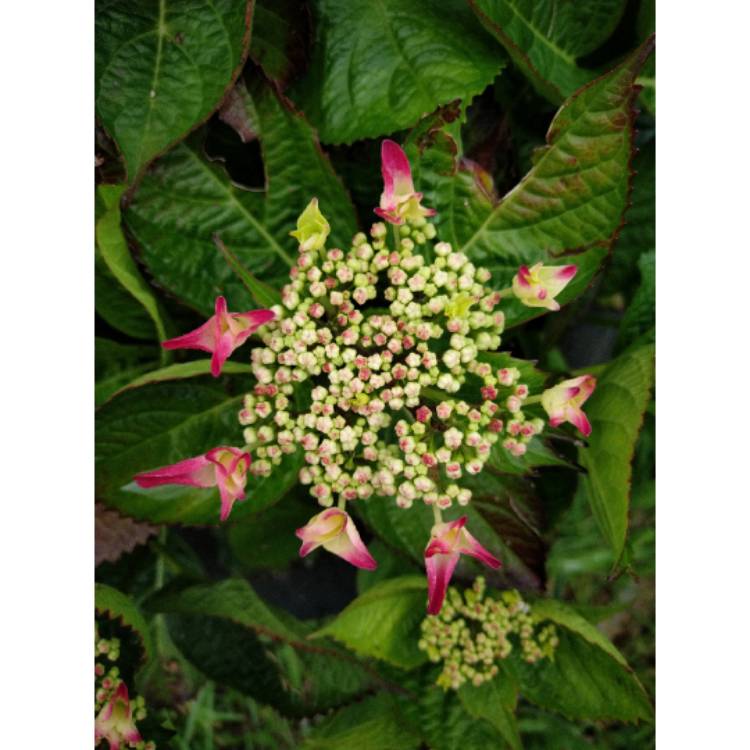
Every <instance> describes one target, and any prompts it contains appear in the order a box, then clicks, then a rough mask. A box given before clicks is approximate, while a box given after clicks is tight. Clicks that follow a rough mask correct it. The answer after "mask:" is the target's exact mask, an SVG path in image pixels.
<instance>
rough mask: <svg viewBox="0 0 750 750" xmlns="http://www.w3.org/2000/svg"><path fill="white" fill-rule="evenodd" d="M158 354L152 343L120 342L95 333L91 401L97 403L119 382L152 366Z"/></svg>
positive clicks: (121, 383) (124, 381)
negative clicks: (92, 396)
mask: <svg viewBox="0 0 750 750" xmlns="http://www.w3.org/2000/svg"><path fill="white" fill-rule="evenodd" d="M149 323H150V322H149ZM158 356H159V353H158V351H157V349H156V347H155V346H136V345H131V344H120V343H118V342H116V341H110V340H109V339H105V338H101V337H99V336H97V337H96V338H95V343H94V378H95V381H96V387H95V388H94V403H95V405H96V406H100V405H101V404H103V403H104V402H105V401H106V400H107V399H108V398H110V396H112V394H113V393H115V392H116V391H117V390H119V389H120V388H122V386H124V385H127V384H128V383H129V382H130V381H131V380H133V379H134V378H136V377H138V376H139V375H141V374H143V373H144V372H148V371H149V370H153V368H154V367H156V366H157V364H158V363H157V361H156V358H157V357H158Z"/></svg>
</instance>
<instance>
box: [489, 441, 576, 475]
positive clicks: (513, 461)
mask: <svg viewBox="0 0 750 750" xmlns="http://www.w3.org/2000/svg"><path fill="white" fill-rule="evenodd" d="M488 465H489V466H492V467H493V468H495V469H497V471H499V472H502V473H503V474H517V475H519V476H523V475H525V474H529V473H530V472H531V471H533V470H534V469H536V468H539V467H541V466H565V467H568V468H574V467H573V466H572V465H571V464H570V462H568V461H566V460H565V459H564V458H562V457H561V456H558V455H557V453H555V452H554V451H553V450H552V448H550V447H549V446H548V445H547V444H546V443H544V442H542V440H541V439H540V438H538V437H535V438H533V439H532V440H531V442H530V443H528V444H527V446H526V453H524V454H523V456H513V455H511V454H510V453H509V452H508V451H506V450H505V449H504V448H503V447H502V445H501V444H500V443H496V444H495V445H494V446H493V448H492V452H491V453H490V458H489V464H488Z"/></svg>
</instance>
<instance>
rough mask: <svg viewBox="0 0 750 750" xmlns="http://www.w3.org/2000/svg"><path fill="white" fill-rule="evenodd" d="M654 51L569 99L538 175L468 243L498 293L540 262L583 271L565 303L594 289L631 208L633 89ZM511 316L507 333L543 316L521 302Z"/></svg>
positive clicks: (511, 305) (511, 306) (647, 47)
mask: <svg viewBox="0 0 750 750" xmlns="http://www.w3.org/2000/svg"><path fill="white" fill-rule="evenodd" d="M651 48H652V41H649V42H647V43H645V44H644V45H643V46H642V47H640V48H639V49H638V50H637V51H636V52H634V53H633V54H632V55H631V56H630V57H628V58H627V59H626V60H624V61H623V62H622V63H621V64H620V65H618V66H617V67H616V68H615V69H614V70H612V71H610V72H609V73H607V74H606V75H604V76H602V77H601V78H599V79H597V80H595V81H593V82H592V83H591V84H589V85H588V86H586V87H585V88H583V89H581V90H579V91H578V92H576V93H575V94H574V95H573V96H572V97H571V98H570V99H568V100H567V101H566V102H565V103H564V104H563V106H562V107H561V109H560V110H559V111H558V113H557V114H556V115H555V118H554V119H553V121H552V124H551V126H550V129H549V131H548V133H547V143H548V145H547V146H545V148H544V149H543V151H542V152H541V153H540V156H539V158H538V159H537V160H536V163H535V164H534V166H533V167H532V169H531V171H530V172H529V173H528V174H527V175H526V176H525V177H524V178H523V180H521V182H520V183H519V184H518V185H517V186H516V187H515V188H514V189H513V190H511V191H510V192H509V193H508V194H507V195H506V196H505V197H504V198H503V199H502V200H501V201H500V202H499V203H498V204H497V206H496V207H495V208H494V209H493V210H492V212H491V213H489V214H488V215H487V217H486V218H485V219H484V220H483V222H482V223H481V224H479V225H476V226H475V227H474V228H473V230H472V233H471V234H470V235H468V234H467V235H465V236H462V237H461V243H460V244H461V248H462V250H463V251H464V252H465V253H466V254H467V255H468V256H469V257H470V258H471V259H472V261H474V262H475V263H477V264H481V265H482V266H485V267H487V268H488V269H489V270H490V271H491V272H492V275H493V281H494V283H495V285H496V286H497V287H498V288H502V287H507V286H509V285H510V282H511V279H512V277H513V276H514V274H515V273H516V272H517V271H518V267H519V266H520V265H521V264H523V263H527V264H532V263H534V262H537V261H544V262H547V263H552V264H561V263H565V262H573V263H575V264H576V265H577V266H578V274H577V275H576V277H575V278H574V279H573V281H572V282H571V283H570V284H569V285H568V286H567V287H566V288H565V290H564V291H563V292H562V293H561V294H560V296H559V298H558V299H559V300H560V302H561V303H562V304H565V303H566V302H569V301H570V300H572V299H575V298H576V297H577V296H578V295H580V294H581V293H582V292H583V291H584V290H585V289H586V288H587V286H588V285H589V284H590V283H591V280H592V278H593V276H594V274H595V273H596V271H597V270H598V268H599V266H600V264H601V262H602V261H603V259H604V258H605V257H606V255H607V253H608V252H609V248H610V246H611V243H612V241H613V239H614V238H615V237H616V234H617V230H618V229H619V227H620V224H621V222H622V216H623V213H624V211H625V209H626V207H627V203H628V196H629V190H630V188H629V185H630V159H631V157H632V151H633V149H632V135H633V120H632V104H633V99H634V97H635V95H636V93H637V90H636V88H635V87H634V85H633V82H634V79H635V77H636V76H637V74H638V71H639V70H640V68H641V66H642V64H643V61H644V59H645V58H646V57H648V55H649V54H650V52H651ZM461 226H464V224H462V225H461ZM504 312H505V315H506V327H510V326H514V325H517V324H518V323H521V322H523V321H524V320H528V319H530V318H533V317H535V316H536V315H539V314H540V310H539V309H535V308H528V307H525V306H523V305H522V304H521V303H520V302H518V301H517V300H514V299H509V300H508V302H507V303H506V305H505V306H504Z"/></svg>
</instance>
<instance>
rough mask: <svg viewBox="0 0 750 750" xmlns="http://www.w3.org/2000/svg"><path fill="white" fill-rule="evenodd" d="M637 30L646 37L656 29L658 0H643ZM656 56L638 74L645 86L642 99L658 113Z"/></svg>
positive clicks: (649, 107)
mask: <svg viewBox="0 0 750 750" xmlns="http://www.w3.org/2000/svg"><path fill="white" fill-rule="evenodd" d="M636 31H637V33H638V38H639V39H645V38H646V37H648V36H651V34H653V33H654V31H656V0H643V1H642V2H641V7H640V8H639V10H638V18H637V19H636ZM655 76H656V56H655V55H654V56H653V57H652V58H651V59H650V60H648V61H647V62H646V64H645V65H644V66H643V71H642V73H641V75H640V76H638V81H637V83H638V85H639V86H643V91H641V101H642V102H643V104H645V105H646V107H647V108H648V110H649V112H651V113H652V114H654V115H655V114H656V78H655Z"/></svg>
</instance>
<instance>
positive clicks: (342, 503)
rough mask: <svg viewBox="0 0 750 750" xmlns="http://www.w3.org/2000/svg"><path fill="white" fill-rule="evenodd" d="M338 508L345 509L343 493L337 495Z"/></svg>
mask: <svg viewBox="0 0 750 750" xmlns="http://www.w3.org/2000/svg"><path fill="white" fill-rule="evenodd" d="M337 507H338V508H340V509H341V510H346V498H345V497H344V496H343V495H339V502H338V506H337Z"/></svg>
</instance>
